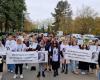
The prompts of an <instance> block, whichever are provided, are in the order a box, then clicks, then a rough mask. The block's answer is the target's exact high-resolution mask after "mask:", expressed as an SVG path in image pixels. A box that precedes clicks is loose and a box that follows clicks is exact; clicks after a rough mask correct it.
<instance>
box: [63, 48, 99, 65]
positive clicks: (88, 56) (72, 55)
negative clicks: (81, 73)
mask: <svg viewBox="0 0 100 80" xmlns="http://www.w3.org/2000/svg"><path fill="white" fill-rule="evenodd" d="M98 54H99V52H96V51H94V52H93V51H89V50H80V49H67V50H66V52H65V59H70V60H76V61H84V62H90V63H97V61H98Z"/></svg>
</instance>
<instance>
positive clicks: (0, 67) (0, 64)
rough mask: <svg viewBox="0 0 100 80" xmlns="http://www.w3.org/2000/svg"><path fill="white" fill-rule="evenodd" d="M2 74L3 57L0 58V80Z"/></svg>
mask: <svg viewBox="0 0 100 80" xmlns="http://www.w3.org/2000/svg"><path fill="white" fill-rule="evenodd" d="M2 72H3V57H2V56H0V80H1V79H2Z"/></svg>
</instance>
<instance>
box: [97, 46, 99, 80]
mask: <svg viewBox="0 0 100 80" xmlns="http://www.w3.org/2000/svg"><path fill="white" fill-rule="evenodd" d="M98 51H99V55H98V65H97V69H98V80H100V46H99V47H98Z"/></svg>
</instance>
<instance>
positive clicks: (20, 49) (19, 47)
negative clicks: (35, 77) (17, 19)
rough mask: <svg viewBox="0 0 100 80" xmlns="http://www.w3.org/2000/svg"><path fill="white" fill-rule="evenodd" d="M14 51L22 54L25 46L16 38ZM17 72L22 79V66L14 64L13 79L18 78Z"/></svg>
mask: <svg viewBox="0 0 100 80" xmlns="http://www.w3.org/2000/svg"><path fill="white" fill-rule="evenodd" d="M16 51H17V52H22V51H26V45H25V44H24V43H23V41H22V40H21V39H20V38H18V39H17V46H16ZM18 71H19V72H20V78H21V79H22V78H23V64H15V75H14V77H13V78H14V79H16V78H17V77H18Z"/></svg>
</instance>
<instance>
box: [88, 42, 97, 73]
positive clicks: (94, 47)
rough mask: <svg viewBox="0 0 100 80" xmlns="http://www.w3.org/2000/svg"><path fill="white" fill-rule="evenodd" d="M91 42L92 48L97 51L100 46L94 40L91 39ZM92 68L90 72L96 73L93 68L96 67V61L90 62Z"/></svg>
mask: <svg viewBox="0 0 100 80" xmlns="http://www.w3.org/2000/svg"><path fill="white" fill-rule="evenodd" d="M89 44H90V45H89V47H90V50H91V51H93V52H96V51H97V48H98V46H97V45H96V43H95V42H93V41H91V42H90V43H89ZM90 68H91V71H90V73H94V72H93V70H94V69H96V64H95V63H90Z"/></svg>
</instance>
